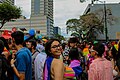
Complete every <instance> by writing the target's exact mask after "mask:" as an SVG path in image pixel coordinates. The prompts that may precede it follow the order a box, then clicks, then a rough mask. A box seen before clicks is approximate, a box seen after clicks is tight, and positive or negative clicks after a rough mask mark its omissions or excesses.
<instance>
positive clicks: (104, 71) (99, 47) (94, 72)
mask: <svg viewBox="0 0 120 80" xmlns="http://www.w3.org/2000/svg"><path fill="white" fill-rule="evenodd" d="M104 51H105V47H104V45H103V44H102V43H99V42H98V43H96V44H93V46H92V47H91V49H90V53H91V56H93V57H94V60H93V61H92V63H91V64H90V67H89V70H88V80H113V69H112V63H111V62H110V61H108V60H107V59H105V58H103V57H102V55H103V53H104Z"/></svg>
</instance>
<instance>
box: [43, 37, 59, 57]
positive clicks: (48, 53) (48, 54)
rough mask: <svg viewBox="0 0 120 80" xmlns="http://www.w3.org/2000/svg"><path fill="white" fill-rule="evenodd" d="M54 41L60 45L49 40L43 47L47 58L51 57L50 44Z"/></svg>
mask: <svg viewBox="0 0 120 80" xmlns="http://www.w3.org/2000/svg"><path fill="white" fill-rule="evenodd" d="M54 41H58V42H59V43H61V42H60V41H59V40H58V39H50V40H48V42H47V43H46V45H45V52H46V54H47V56H51V55H52V54H51V53H50V50H51V44H52V43H53V42H54Z"/></svg>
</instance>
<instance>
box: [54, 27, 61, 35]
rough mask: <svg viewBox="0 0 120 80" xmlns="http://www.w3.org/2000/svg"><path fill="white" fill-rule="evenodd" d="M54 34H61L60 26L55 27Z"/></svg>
mask: <svg viewBox="0 0 120 80" xmlns="http://www.w3.org/2000/svg"><path fill="white" fill-rule="evenodd" d="M54 34H59V35H61V28H59V27H54Z"/></svg>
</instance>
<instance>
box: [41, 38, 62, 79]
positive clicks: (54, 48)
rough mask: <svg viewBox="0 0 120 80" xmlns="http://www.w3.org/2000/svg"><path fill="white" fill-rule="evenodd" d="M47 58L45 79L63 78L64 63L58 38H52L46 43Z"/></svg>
mask: <svg viewBox="0 0 120 80" xmlns="http://www.w3.org/2000/svg"><path fill="white" fill-rule="evenodd" d="M45 52H46V54H47V59H46V61H45V66H44V75H43V76H44V77H43V80H63V78H64V64H63V61H62V60H61V59H60V55H61V53H62V47H61V43H60V41H59V40H58V39H50V40H48V42H47V43H46V45H45Z"/></svg>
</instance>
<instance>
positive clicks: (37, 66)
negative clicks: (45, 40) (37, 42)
mask: <svg viewBox="0 0 120 80" xmlns="http://www.w3.org/2000/svg"><path fill="white" fill-rule="evenodd" d="M39 49H40V50H41V52H40V53H39V54H38V55H37V56H36V58H35V60H34V71H35V80H43V68H44V64H45V60H46V58H47V54H46V53H45V48H44V47H39Z"/></svg>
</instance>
